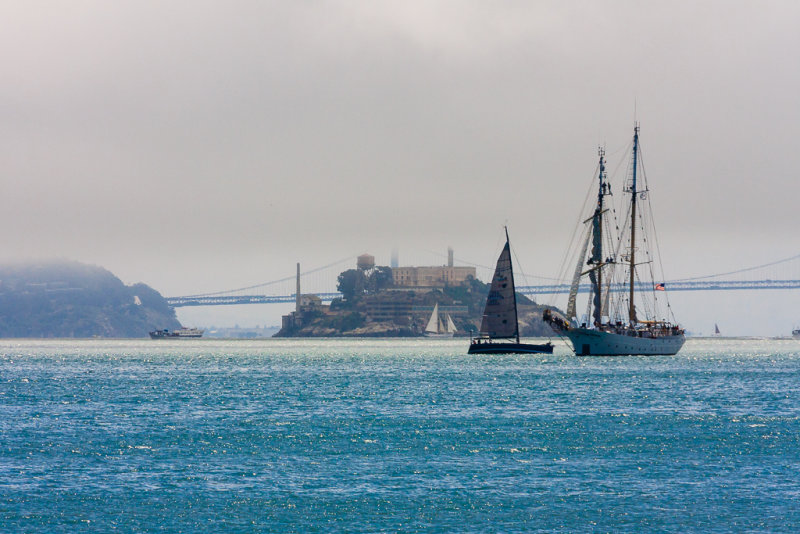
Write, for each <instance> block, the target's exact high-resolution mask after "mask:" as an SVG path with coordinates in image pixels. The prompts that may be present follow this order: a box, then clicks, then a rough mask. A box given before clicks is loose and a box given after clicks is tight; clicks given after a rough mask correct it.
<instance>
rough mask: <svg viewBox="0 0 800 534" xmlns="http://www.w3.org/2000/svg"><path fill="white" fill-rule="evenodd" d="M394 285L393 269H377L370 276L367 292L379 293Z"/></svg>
mask: <svg viewBox="0 0 800 534" xmlns="http://www.w3.org/2000/svg"><path fill="white" fill-rule="evenodd" d="M393 285H394V279H393V278H392V268H391V267H375V268H374V269H373V270H372V272H371V273H370V275H369V280H368V281H367V290H368V291H371V292H378V291H381V290H383V289H386V288H388V287H392V286H393Z"/></svg>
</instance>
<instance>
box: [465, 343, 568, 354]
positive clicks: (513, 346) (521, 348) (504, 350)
mask: <svg viewBox="0 0 800 534" xmlns="http://www.w3.org/2000/svg"><path fill="white" fill-rule="evenodd" d="M552 353H553V344H552V343H544V344H542V345H535V344H531V343H496V342H482V343H477V342H475V341H473V342H472V343H471V344H470V346H469V350H468V351H467V354H552Z"/></svg>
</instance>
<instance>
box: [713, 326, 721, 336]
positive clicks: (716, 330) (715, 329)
mask: <svg viewBox="0 0 800 534" xmlns="http://www.w3.org/2000/svg"><path fill="white" fill-rule="evenodd" d="M714 335H715V336H717V337H719V336H720V333H719V326H717V323H714Z"/></svg>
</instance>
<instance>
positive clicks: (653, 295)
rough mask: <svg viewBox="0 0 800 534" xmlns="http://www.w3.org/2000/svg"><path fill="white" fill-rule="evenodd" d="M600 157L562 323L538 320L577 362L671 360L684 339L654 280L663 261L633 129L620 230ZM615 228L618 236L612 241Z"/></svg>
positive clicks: (553, 315)
mask: <svg viewBox="0 0 800 534" xmlns="http://www.w3.org/2000/svg"><path fill="white" fill-rule="evenodd" d="M599 156H600V160H599V163H598V171H597V201H596V203H595V204H594V209H593V210H592V211H591V213H590V214H589V217H588V218H586V219H585V220H584V221H583V225H584V230H583V231H582V232H581V233H580V234H579V235H580V236H581V237H580V238H578V239H577V241H575V242H574V243H575V244H576V245H577V251H576V252H577V253H576V254H575V256H576V257H577V261H576V264H575V270H574V271H573V273H572V282H571V284H570V290H569V297H568V299H567V308H566V317H562V316H561V315H560V314H558V313H557V312H555V311H553V310H545V312H544V315H543V319H544V321H545V322H547V323H549V324H550V326H551V327H552V328H553V329H554V330H555V331H556V332H557V333H558V334H559V335H561V336H563V337H566V338H567V339H568V340H569V342H570V343H571V345H572V349H573V351H574V352H575V354H577V355H579V356H592V355H597V356H617V355H630V354H643V355H671V354H676V353H677V352H678V351H679V350H680V349H681V347H682V346H683V343H684V341H685V336H684V331H683V329H682V328H681V327H680V326H678V325H677V324H676V322H675V319H674V317H673V315H672V309H671V308H670V306H669V300H668V299H667V293H666V289H667V288H666V285H665V284H664V283H663V281H662V282H659V281H658V278H657V277H656V272H657V269H660V267H661V261H660V258H659V257H658V254H657V252H658V247H657V244H656V247H655V250H651V249H650V245H651V244H653V243H656V242H655V228H654V226H653V218H652V211H651V210H650V200H649V189H648V185H647V179H646V176H645V175H644V172H643V166H642V163H641V153H640V147H639V125H638V124H636V125H635V126H634V133H633V145H632V154H631V163H630V165H629V167H628V173H627V175H626V179H625V184H624V188H623V192H624V193H625V194H626V200H625V202H623V204H622V206H621V211H622V212H623V214H622V217H621V220H620V222H619V223H617V218H616V213H615V211H614V209H613V207H612V206H609V205H607V204H609V203H607V201H606V199H607V197H609V196H611V194H612V193H611V187H610V185H609V183H608V181H607V176H606V166H605V165H606V161H605V151H604V150H603V149H600V151H599ZM617 226H620V231H619V233H618V234H616V235H614V233H613V230H614V229H615V228H616V227H617ZM661 280H663V273H661ZM587 281H588V285H589V289H590V291H589V298H588V299H587V302H586V303H585V308H583V310H585V311H584V312H583V313H582V314H580V315H579V313H578V299H577V297H578V290H579V289H580V286H581V283H586V282H587ZM668 318H669V319H668Z"/></svg>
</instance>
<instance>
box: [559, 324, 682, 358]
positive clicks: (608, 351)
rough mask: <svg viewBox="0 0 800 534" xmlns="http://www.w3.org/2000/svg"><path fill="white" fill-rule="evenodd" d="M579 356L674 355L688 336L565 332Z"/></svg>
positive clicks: (576, 329) (583, 330)
mask: <svg viewBox="0 0 800 534" xmlns="http://www.w3.org/2000/svg"><path fill="white" fill-rule="evenodd" d="M564 335H565V336H567V337H568V338H569V340H570V342H571V343H572V347H573V350H574V351H575V354H577V355H579V356H624V355H634V354H636V355H639V354H641V355H648V356H655V355H672V354H677V352H678V351H679V350H681V347H682V346H683V343H684V341H686V338H685V337H684V336H683V334H677V335H669V336H661V337H656V338H652V337H636V336H626V335H624V334H614V333H611V332H600V331H597V330H591V329H588V328H573V329H571V330H567V331H566V332H564Z"/></svg>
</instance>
